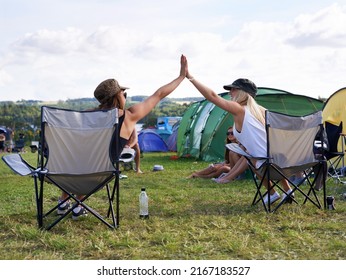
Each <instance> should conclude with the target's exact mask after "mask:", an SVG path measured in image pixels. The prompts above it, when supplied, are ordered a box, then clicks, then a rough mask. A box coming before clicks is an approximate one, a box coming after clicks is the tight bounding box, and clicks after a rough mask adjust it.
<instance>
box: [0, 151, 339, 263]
mask: <svg viewBox="0 0 346 280" xmlns="http://www.w3.org/2000/svg"><path fill="white" fill-rule="evenodd" d="M172 155H173V154H172V153H149V154H145V155H144V157H143V158H142V170H143V171H144V174H140V175H137V174H136V173H134V172H133V171H125V172H123V173H124V174H126V175H128V179H123V180H121V195H120V196H121V198H120V201H121V206H120V209H121V212H120V216H121V220H120V228H118V229H116V230H110V229H109V228H107V227H105V226H104V225H103V224H101V223H100V222H99V221H98V220H96V219H95V218H94V217H92V216H90V215H89V216H90V217H89V216H88V217H86V218H85V219H83V220H79V221H72V219H70V218H68V219H66V220H64V221H63V222H62V223H60V224H59V225H57V226H56V227H54V228H53V229H52V230H51V231H42V230H39V229H38V228H37V223H36V218H35V213H36V212H35V211H36V209H35V207H36V205H35V198H34V188H33V181H32V179H31V178H30V177H20V176H19V175H15V174H14V173H13V172H12V171H11V170H10V169H9V168H7V167H6V166H5V164H4V163H3V162H2V161H1V163H0V182H1V183H0V229H1V230H0V259H3V260H5V259H7V260H46V259H48V260H66V259H72V260H77V259H78V260H79V259H83V260H98V259H102V260H104V259H109V260H111V259H112V260H116V259H119V260H120V259H121V260H157V259H160V260H216V259H219V260H228V259H245V260H250V259H255V260H277V259H283V260H301V259H307V260H315V259H321V260H344V259H345V258H346V230H345V229H346V227H345V220H346V200H345V199H344V198H343V197H342V194H343V193H345V192H346V186H343V185H335V184H334V183H333V182H331V181H328V187H327V189H328V195H333V196H335V198H336V207H337V209H336V210H335V211H330V210H329V211H328V210H320V209H317V208H316V207H314V206H313V205H312V204H306V205H295V204H292V205H284V206H283V207H282V208H280V209H279V211H277V212H276V213H273V214H266V213H265V212H264V211H263V209H262V208H261V206H251V205H250V204H251V201H252V198H253V195H254V189H255V188H254V185H253V183H252V181H251V180H241V181H235V182H233V183H232V184H221V185H220V184H216V183H214V182H212V181H211V180H206V179H186V177H187V176H188V175H190V174H191V172H192V171H193V170H197V169H201V168H204V167H205V166H206V165H207V163H205V162H200V161H195V160H194V159H178V160H171V159H170V157H171V156H172ZM23 157H24V158H25V159H27V160H28V161H29V162H32V163H35V161H36V154H31V153H26V154H23ZM155 164H161V165H163V166H164V171H161V172H152V171H151V170H152V167H153V166H154V165H155ZM141 187H146V189H147V193H148V195H149V198H150V202H149V211H150V219H148V220H141V219H139V217H138V195H139V193H140V189H141ZM45 193H46V201H45V202H46V203H51V204H53V203H56V201H57V197H58V196H59V192H58V191H57V189H55V188H53V187H51V186H49V187H47V189H46V190H45ZM103 198H104V194H103V192H99V193H97V195H96V197H95V198H94V200H93V201H92V203H99V202H101V200H103Z"/></svg>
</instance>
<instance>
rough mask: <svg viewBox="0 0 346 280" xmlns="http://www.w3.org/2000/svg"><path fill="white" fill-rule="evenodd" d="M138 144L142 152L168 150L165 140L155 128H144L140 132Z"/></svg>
mask: <svg viewBox="0 0 346 280" xmlns="http://www.w3.org/2000/svg"><path fill="white" fill-rule="evenodd" d="M138 144H139V148H140V150H141V152H143V153H146V152H168V147H167V144H166V143H165V141H164V140H163V139H162V138H161V136H160V135H159V134H157V133H156V132H155V130H153V129H143V130H141V132H140V133H139V134H138Z"/></svg>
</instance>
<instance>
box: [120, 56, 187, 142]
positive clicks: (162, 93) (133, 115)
mask: <svg viewBox="0 0 346 280" xmlns="http://www.w3.org/2000/svg"><path fill="white" fill-rule="evenodd" d="M186 69H187V63H186V57H185V56H184V55H182V56H181V58H180V74H179V76H178V77H177V78H176V79H174V80H173V81H171V82H170V83H168V84H166V85H164V86H162V87H160V88H159V89H157V90H156V91H155V92H154V94H153V95H151V96H149V97H148V98H147V99H145V100H144V101H143V102H141V103H138V104H135V105H133V106H131V107H130V108H128V109H127V110H126V117H125V126H126V127H127V128H128V129H127V130H128V132H127V133H126V134H128V135H129V133H131V132H132V130H133V128H134V125H135V124H136V123H137V122H138V121H139V120H140V119H142V118H144V117H145V116H146V115H148V114H149V113H150V111H151V110H152V109H153V108H154V107H155V106H156V105H157V104H158V103H159V102H160V101H161V100H162V99H163V98H165V97H166V96H167V95H169V94H170V93H171V92H173V91H174V90H175V89H176V88H177V87H178V86H179V85H180V83H181V82H182V81H183V80H184V78H185V76H186Z"/></svg>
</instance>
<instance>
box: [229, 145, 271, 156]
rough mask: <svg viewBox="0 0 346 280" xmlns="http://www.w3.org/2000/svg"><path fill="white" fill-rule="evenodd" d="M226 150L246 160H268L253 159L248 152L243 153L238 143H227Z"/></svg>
mask: <svg viewBox="0 0 346 280" xmlns="http://www.w3.org/2000/svg"><path fill="white" fill-rule="evenodd" d="M225 146H226V148H227V149H228V150H230V151H232V152H234V153H237V154H239V155H241V156H244V157H246V158H248V159H256V160H266V159H268V158H267V157H254V156H252V155H250V154H249V153H248V152H246V151H244V150H243V149H242V148H241V147H240V145H239V144H238V143H229V144H226V145H225Z"/></svg>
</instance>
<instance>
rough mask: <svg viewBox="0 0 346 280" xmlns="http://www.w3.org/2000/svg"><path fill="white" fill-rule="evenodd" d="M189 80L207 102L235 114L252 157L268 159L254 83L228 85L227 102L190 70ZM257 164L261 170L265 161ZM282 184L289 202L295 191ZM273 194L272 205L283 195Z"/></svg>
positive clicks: (242, 81)
mask: <svg viewBox="0 0 346 280" xmlns="http://www.w3.org/2000/svg"><path fill="white" fill-rule="evenodd" d="M186 78H188V79H189V81H190V82H191V83H192V84H193V85H194V86H195V87H196V89H197V90H198V91H199V92H200V93H201V94H202V95H203V96H204V97H205V98H206V99H208V100H209V101H210V102H212V103H213V104H215V105H216V106H218V107H220V108H221V109H223V110H225V111H227V112H229V113H230V114H232V116H233V119H234V125H233V133H234V136H235V137H236V139H237V140H238V141H239V143H241V145H242V146H244V148H245V149H246V150H247V151H248V152H249V153H250V154H251V155H252V156H254V157H266V156H267V137H266V130H265V108H264V107H262V106H260V105H259V104H257V102H256V101H255V99H254V98H255V97H256V93H257V87H256V85H255V84H254V83H253V82H252V81H250V80H248V79H243V78H241V79H237V80H235V81H234V82H233V83H232V84H229V85H225V86H224V89H225V90H229V93H230V95H231V100H226V99H224V98H222V97H221V96H219V95H218V94H216V93H215V92H214V91H213V90H212V89H210V88H209V87H207V86H205V85H204V84H202V83H201V82H199V81H198V80H197V79H195V78H194V77H193V76H192V75H191V73H190V72H189V70H187V75H186ZM254 164H255V165H256V167H257V168H258V167H260V166H261V164H262V162H261V161H257V162H256V161H254ZM281 184H282V186H283V189H284V190H285V192H286V193H287V194H288V195H286V194H284V195H283V199H286V197H287V196H289V194H290V192H291V191H292V190H291V188H290V185H289V184H288V182H287V180H282V181H281ZM269 193H270V203H273V202H274V201H276V200H278V199H279V198H280V194H279V193H278V192H277V191H276V190H275V189H274V188H271V189H270V192H269ZM264 203H265V204H268V196H265V197H264Z"/></svg>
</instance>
